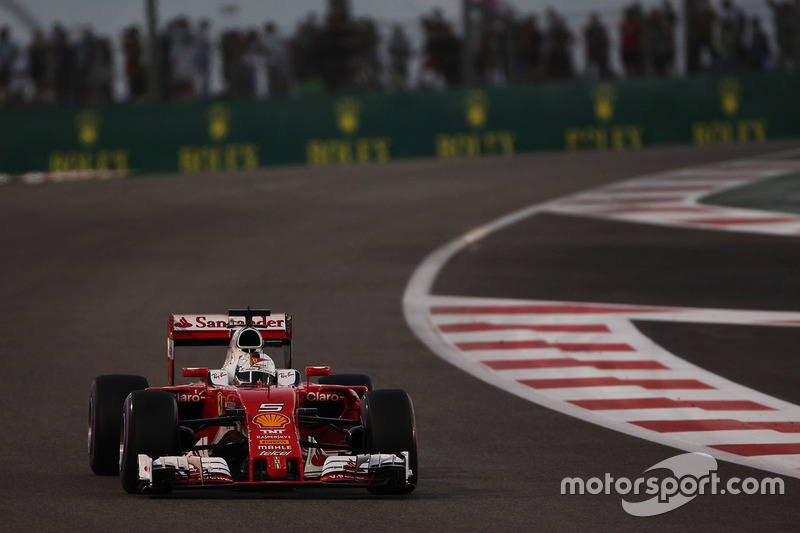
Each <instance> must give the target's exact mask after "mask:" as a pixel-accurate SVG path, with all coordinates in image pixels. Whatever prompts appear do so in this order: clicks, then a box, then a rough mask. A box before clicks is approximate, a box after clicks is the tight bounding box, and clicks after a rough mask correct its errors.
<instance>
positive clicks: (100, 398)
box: [88, 374, 148, 476]
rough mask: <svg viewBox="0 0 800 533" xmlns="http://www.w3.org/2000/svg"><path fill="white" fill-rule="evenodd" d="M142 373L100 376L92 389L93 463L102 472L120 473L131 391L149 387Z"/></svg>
mask: <svg viewBox="0 0 800 533" xmlns="http://www.w3.org/2000/svg"><path fill="white" fill-rule="evenodd" d="M147 386H148V385H147V379H146V378H144V377H142V376H130V375H126V374H112V375H107V376H98V377H96V378H95V380H94V381H93V382H92V389H91V392H90V393H89V427H88V445H89V465H90V466H91V467H92V472H94V473H95V474H96V475H98V476H113V475H117V474H119V429H120V415H121V414H122V404H123V403H125V398H127V396H128V394H130V393H131V392H132V391H135V390H142V389H146V388H147Z"/></svg>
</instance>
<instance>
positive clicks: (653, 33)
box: [0, 0, 798, 105]
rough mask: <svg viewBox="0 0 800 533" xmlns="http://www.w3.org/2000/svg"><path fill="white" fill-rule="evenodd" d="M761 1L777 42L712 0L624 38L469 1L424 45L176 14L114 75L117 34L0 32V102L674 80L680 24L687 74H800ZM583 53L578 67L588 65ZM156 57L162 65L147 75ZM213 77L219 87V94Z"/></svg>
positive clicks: (631, 8) (381, 34)
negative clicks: (219, 24) (23, 36)
mask: <svg viewBox="0 0 800 533" xmlns="http://www.w3.org/2000/svg"><path fill="white" fill-rule="evenodd" d="M764 1H765V2H766V4H767V5H768V7H769V9H770V10H771V11H772V13H773V20H772V21H771V22H772V29H773V38H770V37H768V36H767V34H766V32H765V28H764V22H763V21H761V20H760V19H759V18H758V17H756V16H748V15H747V14H746V13H745V12H744V10H742V9H741V8H740V7H738V6H737V5H736V4H735V3H734V1H733V0H719V3H718V4H717V5H716V6H715V5H714V4H712V0H692V1H691V2H688V3H687V4H688V5H689V6H690V9H688V10H685V11H681V12H680V13H678V12H677V11H676V10H675V9H674V8H673V6H672V4H671V3H670V2H671V0H661V2H662V3H661V4H660V5H656V6H650V7H647V8H646V7H644V6H643V5H642V4H641V3H640V2H639V1H638V0H634V1H633V2H632V3H631V4H629V5H628V6H627V7H625V8H624V10H623V12H622V13H621V14H620V17H619V20H620V22H619V25H618V27H617V28H609V26H608V25H607V24H606V23H605V22H604V20H603V17H604V16H605V17H608V13H603V14H601V13H598V12H591V13H589V14H588V17H587V18H586V22H585V25H584V26H583V27H582V28H581V29H580V31H579V32H576V31H575V30H574V29H573V28H571V27H570V25H571V24H573V25H574V24H575V22H576V21H575V20H568V18H567V17H565V16H564V15H563V14H561V13H559V12H558V11H557V10H556V9H555V8H553V7H549V8H547V9H546V10H545V11H544V13H543V16H541V17H540V16H539V15H537V14H535V13H525V14H520V13H515V12H514V11H513V10H511V9H509V8H508V7H506V6H505V4H503V3H502V2H500V1H499V0H474V8H473V11H472V13H471V14H470V15H469V19H470V20H471V24H470V26H469V30H467V31H464V28H463V24H462V21H458V24H456V23H454V22H453V21H449V20H447V19H446V18H445V17H444V15H443V13H442V11H441V10H439V9H434V10H433V11H432V12H430V13H427V14H425V15H424V16H422V17H421V18H420V20H419V30H420V35H421V39H419V41H420V42H417V43H414V42H412V40H411V39H410V38H409V36H408V34H407V30H408V28H407V27H404V26H403V25H399V24H391V25H386V26H382V25H379V24H378V23H377V22H376V21H374V20H372V19H369V18H359V17H354V16H352V15H351V13H350V12H349V10H348V9H343V8H341V7H340V8H338V9H337V8H336V7H335V6H337V5H338V6H344V5H346V3H343V2H332V3H331V6H332V7H331V9H330V10H329V11H328V13H327V14H326V15H325V17H324V18H320V17H318V16H317V15H315V14H309V15H308V16H307V17H306V18H305V19H304V20H302V21H301V22H300V23H299V24H298V25H297V27H296V28H295V31H294V33H293V34H292V35H285V34H283V33H282V32H281V30H280V28H279V27H278V26H277V25H276V24H275V23H274V22H270V21H267V22H265V23H264V24H263V25H262V26H261V27H252V28H247V29H225V30H224V31H222V32H221V33H219V34H216V35H214V34H213V33H212V28H211V23H210V22H209V21H208V20H205V19H203V20H199V21H196V22H192V21H190V20H189V19H188V18H186V17H180V18H177V19H175V20H172V21H170V22H169V23H168V24H166V25H164V27H163V28H161V30H160V31H159V32H158V33H157V36H156V43H155V46H156V48H155V53H151V51H149V47H148V43H147V38H146V35H144V34H143V32H142V31H141V30H140V29H139V28H137V27H135V26H131V27H129V28H128V29H126V30H125V31H124V32H123V35H122V36H121V39H120V42H119V50H120V55H121V56H122V58H121V61H122V64H121V65H120V66H121V68H120V69H117V68H116V65H115V57H114V56H115V53H114V51H115V50H116V48H115V47H114V43H113V42H112V40H111V38H110V37H109V36H104V35H97V34H95V33H94V32H92V31H90V30H82V31H80V32H78V33H75V32H68V31H67V30H66V29H65V28H64V27H62V26H61V25H58V24H56V25H54V26H53V27H52V29H51V30H50V31H49V34H48V35H45V34H44V33H43V32H42V31H41V30H36V31H34V32H33V34H32V36H31V38H30V41H29V42H28V43H27V44H26V45H24V46H23V45H20V44H19V43H18V42H17V41H16V40H15V39H14V38H13V36H12V35H11V32H10V30H9V28H8V27H2V28H0V104H4V105H20V104H23V103H32V104H45V105H46V104H55V105H85V104H102V103H107V102H111V101H114V100H118V99H130V100H140V99H146V98H158V99H165V100H166V99H192V98H209V97H245V98H248V97H266V96H269V97H273V96H285V95H297V94H307V93H313V92H360V91H380V90H402V89H407V88H423V89H440V88H444V87H452V86H458V85H460V84H464V83H469V84H485V85H494V86H498V85H505V84H509V83H520V82H536V81H541V80H546V79H569V78H575V77H589V78H593V79H603V78H615V77H624V78H635V77H639V76H661V75H673V74H677V73H678V67H677V64H676V63H677V59H678V53H679V47H678V46H677V45H676V43H677V42H678V41H679V39H682V38H683V37H682V36H681V35H679V34H678V33H679V25H680V24H683V27H685V29H686V41H685V46H686V48H685V50H683V53H684V54H685V56H684V57H685V65H683V72H685V73H688V74H694V73H699V72H707V71H717V72H733V71H741V70H763V69H768V68H772V69H795V68H798V65H796V64H795V61H794V59H795V56H794V54H795V52H796V50H795V48H797V45H796V43H795V39H796V35H795V34H796V31H795V30H796V13H795V5H796V4H795V2H793V1H791V0H764ZM682 7H683V6H682ZM584 16H586V15H584ZM574 18H575V17H573V19H574ZM681 18H683V19H684V20H680V19H681ZM384 29H385V31H384ZM577 46H581V47H582V50H580V53H579V54H576V52H577V50H576V48H577ZM576 56H578V57H581V58H582V59H583V63H584V64H583V65H582V66H581V67H579V66H577V65H576V61H575V58H576ZM153 57H154V58H157V62H156V68H151V63H150V58H153ZM412 65H413V68H412ZM115 75H117V76H122V78H123V79H121V80H115ZM215 76H216V79H218V80H219V81H218V82H217V83H216V86H215V87H212V85H215V84H214V83H212V80H214V79H215ZM120 88H122V89H120Z"/></svg>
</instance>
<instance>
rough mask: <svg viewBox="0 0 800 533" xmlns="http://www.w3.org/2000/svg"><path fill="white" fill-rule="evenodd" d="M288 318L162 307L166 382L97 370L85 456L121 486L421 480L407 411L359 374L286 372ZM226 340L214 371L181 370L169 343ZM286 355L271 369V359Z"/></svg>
mask: <svg viewBox="0 0 800 533" xmlns="http://www.w3.org/2000/svg"><path fill="white" fill-rule="evenodd" d="M291 343H292V318H291V315H289V314H286V313H278V314H275V313H271V312H270V311H269V310H266V309H249V308H248V309H246V310H241V309H240V310H236V309H234V310H230V311H228V314H227V315H223V314H213V315H184V314H173V315H169V323H168V342H167V344H168V348H167V366H168V386H166V387H149V386H148V383H147V380H146V379H145V378H144V377H141V376H132V375H119V374H116V375H105V376H99V377H97V378H96V379H95V380H94V382H93V383H92V387H91V393H90V396H89V429H88V442H89V458H90V459H89V462H90V465H91V468H92V471H93V472H94V473H95V474H98V475H115V474H117V473H119V475H120V479H121V481H122V487H123V488H124V489H125V491H127V492H129V493H134V494H138V493H158V492H169V491H171V490H173V489H193V488H200V487H206V488H209V487H215V488H220V487H231V488H256V489H261V488H266V489H268V488H274V487H320V486H326V487H364V488H366V489H367V490H368V491H369V492H372V493H375V494H408V493H410V492H412V491H413V490H414V488H415V487H416V485H417V480H418V478H419V469H418V465H417V437H416V425H415V421H414V407H413V405H412V402H411V398H410V397H409V396H408V394H407V393H406V392H405V391H403V390H400V389H384V390H372V382H371V380H370V378H369V376H366V375H364V374H331V372H330V367H327V366H309V367H306V369H305V379H301V376H300V373H299V372H298V371H297V370H295V369H293V368H292V349H291V346H292V344H291ZM203 345H211V346H220V345H222V346H224V345H227V346H228V348H227V357H226V359H225V364H224V365H223V366H222V368H220V369H212V370H209V369H208V368H184V369H183V376H184V377H188V378H194V381H192V382H191V383H189V384H185V385H176V384H175V371H174V368H175V347H177V346H203ZM280 357H282V359H283V364H282V366H283V368H276V365H275V364H274V361H273V359H274V358H280Z"/></svg>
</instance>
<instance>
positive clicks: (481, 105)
mask: <svg viewBox="0 0 800 533" xmlns="http://www.w3.org/2000/svg"><path fill="white" fill-rule="evenodd" d="M464 107H465V109H466V116H467V124H469V125H470V126H472V127H473V128H482V127H484V126H485V125H486V121H487V120H488V118H489V97H488V96H487V95H486V93H485V92H483V91H470V92H469V93H467V96H465V97H464Z"/></svg>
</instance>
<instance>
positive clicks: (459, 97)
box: [0, 73, 800, 175]
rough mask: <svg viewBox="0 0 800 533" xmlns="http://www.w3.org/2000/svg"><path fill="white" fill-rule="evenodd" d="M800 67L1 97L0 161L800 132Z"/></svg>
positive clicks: (288, 161) (504, 146)
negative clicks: (6, 101)
mask: <svg viewBox="0 0 800 533" xmlns="http://www.w3.org/2000/svg"><path fill="white" fill-rule="evenodd" d="M799 94H800V74H795V73H763V74H741V75H736V76H704V77H694V78H649V79H642V80H626V81H615V82H587V81H584V82H564V83H543V84H536V85H519V86H513V87H507V88H491V89H490V88H464V89H457V90H448V91H432V92H426V91H414V92H398V93H389V94H358V95H320V96H306V97H302V98H281V99H266V100H210V101H191V102H167V103H153V104H115V105H109V106H103V107H93V108H13V109H12V108H7V109H2V110H0V125H2V127H0V147H1V148H0V174H19V173H29V172H43V173H109V174H114V175H125V174H130V173H153V172H182V173H197V172H222V171H232V170H252V169H255V168H260V167H269V166H274V165H292V164H306V165H335V164H348V163H381V162H385V161H390V160H394V159H402V158H412V157H413V158H431V157H433V158H439V159H452V158H464V157H478V156H484V155H495V156H497V155H499V156H507V155H512V154H515V153H521V152H531V151H536V150H571V151H574V150H635V149H638V148H641V147H644V146H655V145H669V144H694V145H706V144H720V143H750V142H762V141H765V140H767V139H778V138H787V137H800V121H799V120H798V117H799V116H800V112H799V111H800V104H798V95H799Z"/></svg>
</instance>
